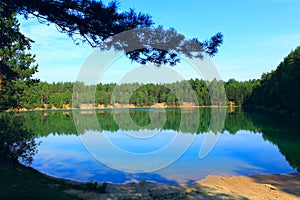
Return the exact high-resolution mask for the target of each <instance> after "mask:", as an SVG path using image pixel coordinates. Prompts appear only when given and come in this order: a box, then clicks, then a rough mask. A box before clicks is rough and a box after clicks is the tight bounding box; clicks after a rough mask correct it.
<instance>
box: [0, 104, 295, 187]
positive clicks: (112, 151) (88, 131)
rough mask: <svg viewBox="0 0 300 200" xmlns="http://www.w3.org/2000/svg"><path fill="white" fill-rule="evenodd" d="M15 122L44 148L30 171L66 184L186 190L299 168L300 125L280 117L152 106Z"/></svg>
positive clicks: (23, 117)
mask: <svg viewBox="0 0 300 200" xmlns="http://www.w3.org/2000/svg"><path fill="white" fill-rule="evenodd" d="M2 117H3V116H2ZM16 117H18V120H19V121H22V122H23V123H22V125H23V126H24V127H26V129H27V130H30V131H32V132H33V133H34V136H35V141H36V142H37V143H38V146H37V150H38V152H37V153H36V154H35V155H34V156H33V162H32V164H31V165H30V166H32V167H33V168H35V169H37V170H39V171H40V172H42V173H46V174H48V175H51V176H54V177H59V178H67V179H72V180H77V181H97V182H112V183H124V182H128V181H140V180H147V181H155V182H159V183H167V184H181V183H192V182H194V181H197V180H200V179H203V178H205V177H206V176H208V175H252V174H267V173H291V172H296V171H299V169H300V145H299V144H300V134H299V126H300V125H299V121H297V120H295V119H287V118H284V117H282V116H277V115H275V114H272V115H270V114H266V113H254V112H244V111H242V110H241V109H236V110H235V111H232V110H231V111H230V110H229V109H226V108H200V109H179V108H174V109H171V108H169V109H146V108H145V109H107V110H105V109H103V110H85V111H74V112H72V111H51V112H50V111H49V112H42V111H36V112H26V113H21V114H19V115H17V116H16Z"/></svg>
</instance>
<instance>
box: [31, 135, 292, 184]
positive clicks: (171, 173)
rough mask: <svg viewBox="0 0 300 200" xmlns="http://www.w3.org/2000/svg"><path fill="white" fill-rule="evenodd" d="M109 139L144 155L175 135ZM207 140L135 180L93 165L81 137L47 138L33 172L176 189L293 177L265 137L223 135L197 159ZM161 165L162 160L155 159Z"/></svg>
mask: <svg viewBox="0 0 300 200" xmlns="http://www.w3.org/2000/svg"><path fill="white" fill-rule="evenodd" d="M105 134H106V135H109V138H110V139H111V141H112V142H113V143H114V144H115V145H118V146H119V147H122V148H125V147H126V148H127V150H128V151H134V152H139V153H140V152H148V151H153V150H155V149H157V148H161V147H163V146H164V145H165V144H168V143H169V142H170V141H171V140H172V138H173V137H175V135H176V134H177V133H176V132H175V131H161V132H160V133H158V134H157V135H155V136H153V137H152V138H151V140H147V139H142V140H141V141H142V142H140V140H132V139H126V137H125V136H124V135H123V134H120V133H118V132H117V133H116V132H115V133H109V132H107V133H105ZM122 135H123V136H122ZM204 136H205V135H204V134H202V135H197V136H196V138H195V140H194V142H193V144H192V145H191V146H190V148H189V149H188V150H187V151H186V152H185V154H184V155H183V156H182V157H180V158H179V159H178V160H177V161H176V162H175V163H173V164H172V165H170V166H169V167H167V168H164V169H161V170H158V171H155V172H153V173H141V174H131V173H124V172H121V171H118V170H114V169H111V168H109V167H107V166H105V165H104V164H101V163H100V162H98V161H97V160H96V159H94V158H93V157H92V156H91V155H90V154H89V153H88V151H87V150H86V149H85V147H84V146H83V144H82V143H81V141H80V139H79V137H77V136H74V135H72V136H57V135H55V136H54V135H49V136H48V137H46V138H40V139H39V140H40V141H41V145H40V147H39V152H38V153H37V154H36V156H35V159H34V162H33V164H32V166H33V167H34V168H36V169H38V170H39V171H41V172H43V173H46V174H49V175H51V176H55V177H61V178H68V179H74V180H78V181H99V182H105V181H106V182H113V183H123V182H126V181H135V180H152V181H157V182H162V183H169V184H176V183H188V182H192V181H194V180H199V179H201V178H203V177H205V176H207V175H251V174H256V173H290V172H295V170H294V169H293V168H291V167H290V166H289V164H288V163H287V162H286V160H285V158H284V156H282V155H281V153H280V152H279V150H278V148H277V147H276V146H274V145H272V144H271V143H270V142H268V141H264V140H263V138H262V135H261V134H258V133H256V134H254V133H251V132H249V131H239V132H237V134H235V135H231V134H229V133H227V132H225V133H224V134H222V136H221V137H220V140H219V141H218V143H217V145H216V146H215V148H214V149H213V150H212V152H210V154H209V155H208V156H207V157H205V158H203V159H199V158H198V154H199V149H200V147H201V144H202V141H203V138H204ZM185 137H191V135H190V134H185ZM127 138H128V137H127ZM137 142H139V143H137ZM99 148H101V144H99ZM125 159H126V158H125ZM157 159H164V158H163V157H159V156H157ZM130 164H132V163H131V162H130V160H128V165H130ZM134 164H136V163H134Z"/></svg>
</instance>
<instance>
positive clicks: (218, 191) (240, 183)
mask: <svg viewBox="0 0 300 200" xmlns="http://www.w3.org/2000/svg"><path fill="white" fill-rule="evenodd" d="M66 193H68V194H72V195H76V196H78V197H81V198H83V199H95V200H102V199H197V200H200V199H213V200H221V199H241V200H246V199H253V200H254V199H255V200H262V199H264V200H269V199H270V200H273V199H284V200H293V199H295V200H296V199H300V174H299V173H294V174H285V175H254V176H250V177H245V176H233V177H222V176H211V177H208V178H206V179H205V180H202V181H199V182H195V183H193V184H188V185H180V186H170V185H165V184H158V183H152V182H145V181H141V182H139V183H126V184H121V185H116V184H110V183H107V184H105V193H97V192H84V191H81V190H75V189H69V190H67V191H66Z"/></svg>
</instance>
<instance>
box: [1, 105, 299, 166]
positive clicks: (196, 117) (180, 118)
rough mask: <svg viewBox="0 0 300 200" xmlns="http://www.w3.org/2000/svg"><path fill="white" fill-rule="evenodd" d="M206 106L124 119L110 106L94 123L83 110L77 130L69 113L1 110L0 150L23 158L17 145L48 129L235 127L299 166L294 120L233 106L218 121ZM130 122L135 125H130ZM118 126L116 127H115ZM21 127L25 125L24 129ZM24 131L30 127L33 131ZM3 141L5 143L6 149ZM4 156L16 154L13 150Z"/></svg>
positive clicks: (55, 131)
mask: <svg viewBox="0 0 300 200" xmlns="http://www.w3.org/2000/svg"><path fill="white" fill-rule="evenodd" d="M212 109H213V108H205V109H199V112H194V111H193V109H187V110H185V109H182V110H181V109H176V108H175V109H166V112H163V111H159V109H158V110H155V111H150V112H151V117H150V114H149V110H148V109H138V110H136V109H132V110H130V111H129V116H130V117H131V119H128V115H126V114H125V113H124V110H122V109H120V110H118V109H117V110H114V111H111V110H101V111H98V112H97V114H96V117H97V120H98V122H99V124H95V123H94V122H93V120H92V119H93V115H92V114H91V113H89V112H86V113H81V114H79V119H80V120H79V123H80V126H79V127H81V129H80V130H79V129H77V130H76V126H75V125H74V120H73V116H72V115H73V114H72V113H64V112H46V113H43V112H32V113H26V114H24V115H22V116H17V117H16V116H15V118H12V116H10V117H9V118H8V117H6V116H7V115H3V116H5V117H3V116H2V117H1V118H0V119H1V121H0V123H1V138H0V139H1V145H2V147H1V148H2V149H1V155H2V154H3V155H5V153H4V151H9V149H15V150H13V151H10V152H16V153H17V154H18V155H21V156H23V155H24V157H26V156H27V155H26V151H25V152H24V154H23V153H22V151H21V150H19V149H18V148H20V149H23V150H24V149H26V148H27V147H29V149H30V148H31V147H34V146H35V144H34V143H33V139H32V138H33V135H35V136H47V135H49V134H51V133H53V134H83V133H84V132H85V131H86V130H98V131H102V130H106V131H110V132H116V131H118V130H119V129H120V128H121V129H122V130H126V131H130V130H132V131H137V130H143V129H145V127H146V129H149V130H155V129H162V130H175V131H180V132H182V133H190V134H191V133H192V134H201V133H206V132H208V131H209V130H211V131H216V132H221V133H222V132H225V131H227V132H229V133H231V134H236V133H237V132H238V131H240V130H248V131H252V132H257V133H261V134H262V136H263V138H264V139H265V140H268V141H270V142H271V143H273V144H274V145H276V146H277V147H278V148H279V150H280V152H281V153H282V154H283V155H284V156H285V157H286V159H287V160H288V162H289V163H290V165H291V166H293V167H294V168H297V169H298V170H299V169H300V148H299V144H300V135H299V134H298V133H297V131H298V126H299V125H298V123H297V121H296V120H291V119H285V118H282V117H281V116H276V115H267V114H263V113H248V112H243V111H242V110H240V109H237V110H236V112H234V113H229V112H226V119H225V122H224V126H223V122H222V121H221V120H219V121H218V119H221V118H222V115H223V114H224V112H218V110H219V109H213V110H212ZM220 110H222V109H220ZM212 115H213V116H212ZM212 118H213V119H214V120H215V122H214V125H215V126H211V125H210V124H211V123H212V120H211V119H212ZM116 120H117V122H116ZM132 121H133V123H135V124H137V125H138V126H131V125H130V124H131V122H132ZM162 121H163V122H164V123H163V124H162ZM23 122H24V123H23ZM218 122H220V123H218ZM221 122H222V123H221ZM99 125H100V126H99ZM120 125H121V127H119V126H120ZM24 126H26V129H25V128H24ZM196 127H198V128H196ZM222 127H223V128H222ZM27 130H33V131H34V133H33V132H28V131H27ZM17 139H18V140H17ZM14 141H17V142H18V143H16V142H14ZM4 144H5V145H6V146H5V145H4ZM7 144H8V145H10V147H9V148H8V145H7ZM14 145H15V146H14ZM4 147H5V148H4ZM33 149H34V148H33ZM27 153H28V152H27ZM10 156H13V157H16V156H15V155H10ZM29 157H30V156H29ZM20 158H21V157H20ZM1 159H2V156H1ZM3 159H4V157H3ZM3 159H2V160H3ZM29 161H30V160H29Z"/></svg>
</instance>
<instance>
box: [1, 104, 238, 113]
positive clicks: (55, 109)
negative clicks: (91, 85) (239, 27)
mask: <svg viewBox="0 0 300 200" xmlns="http://www.w3.org/2000/svg"><path fill="white" fill-rule="evenodd" d="M241 107H242V106H229V105H225V106H219V105H212V106H161V107H159V106H134V107H132V106H116V107H114V106H108V107H87V108H49V109H45V108H34V109H26V108H20V109H9V110H6V111H4V112H33V111H44V112H48V111H50V112H51V111H62V112H63V111H70V112H71V111H89V110H113V109H143V108H146V109H150V108H153V109H166V108H182V109H195V108H229V109H236V108H241Z"/></svg>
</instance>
